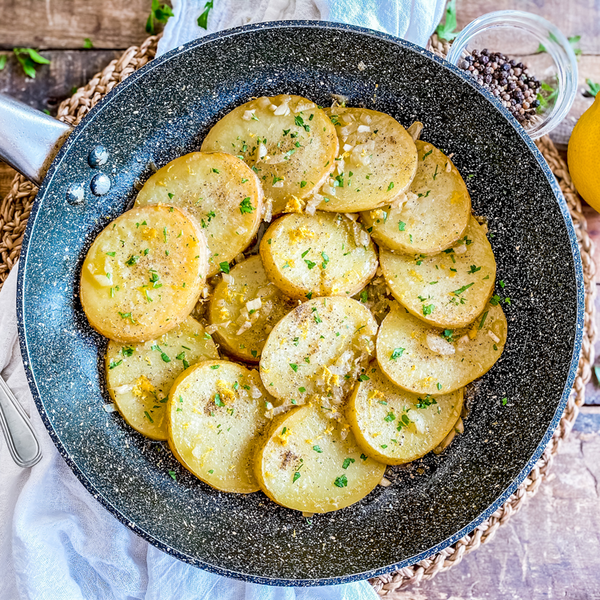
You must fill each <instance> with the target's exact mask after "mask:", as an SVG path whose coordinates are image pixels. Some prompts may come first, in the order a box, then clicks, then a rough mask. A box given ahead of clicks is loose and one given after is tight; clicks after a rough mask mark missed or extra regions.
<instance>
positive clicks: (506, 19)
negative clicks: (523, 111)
mask: <svg viewBox="0 0 600 600" xmlns="http://www.w3.org/2000/svg"><path fill="white" fill-rule="evenodd" d="M484 48H487V49H488V50H489V51H490V52H502V53H503V54H505V55H507V56H508V58H509V59H514V60H516V61H517V62H522V63H523V64H524V65H525V66H526V67H527V70H528V72H529V74H530V75H533V76H535V77H536V78H537V79H538V80H539V81H540V83H541V84H542V88H541V90H540V91H539V93H538V95H537V100H538V102H539V106H537V107H536V116H535V117H534V118H533V119H531V120H530V121H527V122H524V123H523V127H524V128H525V130H526V131H527V133H528V134H529V135H530V136H531V137H532V138H533V139H536V138H539V137H541V136H543V135H546V134H547V133H550V131H552V130H553V129H554V128H555V127H556V126H557V125H558V124H559V123H560V122H561V121H562V120H563V119H564V118H565V117H566V116H567V114H568V112H569V110H570V109H571V105H572V104H573V101H574V100H575V96H576V94H577V59H576V57H575V53H574V52H573V48H572V47H571V44H570V43H569V41H568V40H567V38H566V37H565V36H564V34H563V33H562V32H561V31H560V29H558V28H557V27H556V26H555V25H553V24H552V23H550V22H549V21H547V20H546V19H544V18H543V17H540V16H538V15H534V14H533V13H528V12H522V11H517V10H500V11H497V12H492V13H488V14H485V15H482V16H481V17H479V18H477V19H475V20H474V21H472V22H471V23H469V25H467V27H465V28H464V29H463V30H462V31H461V32H460V34H459V35H458V36H457V37H456V39H455V40H454V43H453V44H452V46H451V47H450V52H449V53H448V56H447V60H448V61H449V62H451V63H452V64H454V65H456V66H460V65H461V63H462V64H463V65H464V63H463V62H462V61H463V60H464V57H465V56H466V55H467V54H468V53H470V52H472V51H473V50H477V51H479V52H480V51H481V50H483V49H484ZM500 101H501V100H500Z"/></svg>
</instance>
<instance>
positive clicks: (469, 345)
mask: <svg viewBox="0 0 600 600" xmlns="http://www.w3.org/2000/svg"><path fill="white" fill-rule="evenodd" d="M505 343H506V318H505V316H504V312H503V311H502V308H500V306H499V305H497V304H496V305H495V306H493V305H491V304H488V305H487V306H486V307H485V310H484V312H483V314H482V315H481V317H480V318H479V319H477V320H476V321H475V322H474V323H473V324H472V325H471V326H470V327H468V328H461V329H455V330H450V329H445V330H440V329H437V328H435V327H432V326H431V325H428V324H427V323H424V322H423V321H421V319H417V318H416V317H413V316H412V315H411V314H409V313H408V312H407V311H406V309H404V308H402V307H400V306H398V307H397V308H395V309H394V310H392V312H390V314H389V315H388V316H387V317H386V318H385V319H384V320H383V323H382V324H381V327H380V329H379V334H378V335H377V362H378V363H379V366H380V367H381V370H382V371H383V372H384V373H385V374H386V375H387V377H388V378H389V379H390V380H391V381H393V382H394V383H395V384H396V385H399V386H400V387H401V388H403V389H405V390H408V391H409V392H414V393H415V394H432V395H434V394H447V393H450V392H453V391H454V390H457V389H458V388H462V387H464V386H465V385H467V383H470V382H471V381H473V380H474V379H477V378H478V377H481V376H482V375H483V374H484V373H487V371H489V370H490V369H491V368H492V366H493V365H494V363H495V362H496V361H497V360H498V359H499V358H500V355H501V354H502V350H503V349H504V344H505Z"/></svg>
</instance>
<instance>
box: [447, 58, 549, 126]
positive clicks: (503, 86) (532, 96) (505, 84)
mask: <svg viewBox="0 0 600 600" xmlns="http://www.w3.org/2000/svg"><path fill="white" fill-rule="evenodd" d="M458 66H459V68H461V69H463V70H465V71H467V72H468V73H470V74H471V76H472V77H474V78H475V79H476V80H477V83H479V84H480V85H482V86H483V87H485V88H487V89H488V90H490V92H492V94H494V96H496V97H497V98H499V99H500V101H501V102H502V104H503V105H504V106H505V107H506V108H507V109H508V110H509V111H510V112H511V113H512V114H513V115H514V116H515V117H516V119H517V120H518V121H520V122H521V123H523V124H524V123H526V122H528V121H530V120H531V119H533V118H534V117H535V116H536V108H537V107H538V106H539V105H540V102H539V100H538V94H539V92H540V88H541V83H540V82H539V81H538V79H536V77H534V76H533V75H531V74H530V73H529V70H528V69H527V66H526V65H524V64H523V63H522V62H517V61H516V60H511V59H510V58H509V57H508V56H506V55H504V54H502V53H501V52H490V51H489V50H488V49H487V48H484V49H483V50H481V51H478V50H472V51H471V52H470V53H469V54H467V55H466V56H465V57H464V58H463V59H462V60H461V61H460V62H459V63H458Z"/></svg>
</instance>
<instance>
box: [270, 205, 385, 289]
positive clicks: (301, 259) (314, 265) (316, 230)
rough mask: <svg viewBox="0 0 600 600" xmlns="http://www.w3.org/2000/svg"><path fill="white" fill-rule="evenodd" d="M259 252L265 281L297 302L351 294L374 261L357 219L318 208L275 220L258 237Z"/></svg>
mask: <svg viewBox="0 0 600 600" xmlns="http://www.w3.org/2000/svg"><path fill="white" fill-rule="evenodd" d="M260 255H261V257H262V259H263V263H264V265H265V270H266V272H267V274H268V275H269V278H270V279H271V281H273V283H275V285H277V287H279V288H281V290H283V292H284V293H286V294H287V295H288V296H291V297H292V298H302V299H303V300H304V299H306V298H310V297H311V295H314V296H351V295H352V294H356V293H357V292H359V291H360V290H361V289H362V288H363V287H365V285H366V284H367V283H368V281H369V280H370V279H371V278H372V277H373V275H375V271H377V264H378V262H377V253H376V252H375V247H374V246H373V242H372V241H371V238H370V236H369V234H368V233H367V232H366V231H364V230H363V229H362V227H361V226H360V225H359V224H358V223H356V222H355V221H352V220H351V219H348V218H347V217H344V216H343V215H340V214H333V213H325V212H321V211H318V212H317V213H316V214H315V215H312V216H311V215H306V214H292V215H286V216H284V217H281V218H280V219H278V220H277V221H275V222H274V223H273V224H272V225H271V226H270V227H269V229H267V231H266V233H265V235H264V236H263V238H262V241H261V244H260Z"/></svg>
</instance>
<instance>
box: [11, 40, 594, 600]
mask: <svg viewBox="0 0 600 600" xmlns="http://www.w3.org/2000/svg"><path fill="white" fill-rule="evenodd" d="M157 42H158V37H156V36H154V37H150V38H148V39H147V40H146V41H145V42H144V43H143V44H142V45H141V46H140V47H139V48H138V47H136V46H134V47H132V48H129V50H127V51H126V52H125V53H124V54H123V56H121V58H120V59H118V60H113V61H112V62H111V63H110V64H109V65H108V66H107V67H106V68H105V69H104V70H103V71H102V72H101V73H98V74H97V75H96V76H95V77H94V78H93V79H92V80H91V81H90V82H89V83H88V84H87V85H86V86H85V87H83V88H80V89H78V90H77V92H76V93H75V94H74V95H73V96H71V97H70V98H68V99H67V100H65V101H64V102H62V104H61V105H60V106H59V109H58V118H59V119H60V120H61V121H65V122H67V123H70V124H71V125H77V123H79V121H81V119H82V118H83V117H84V116H85V115H86V113H87V112H88V111H89V110H90V109H91V108H92V107H93V106H94V105H95V104H96V103H97V102H98V101H99V100H100V98H102V96H103V95H104V94H106V93H107V92H108V91H110V90H111V89H112V88H113V87H114V86H115V85H116V84H118V83H119V82H120V81H122V80H123V79H125V78H126V77H127V76H128V75H130V74H131V73H133V71H135V70H136V69H139V68H140V67H141V66H143V65H145V64H146V63H147V62H148V61H149V60H151V59H152V58H153V57H154V55H155V53H156V44H157ZM431 47H432V50H434V51H435V52H436V53H438V54H442V55H444V54H445V53H446V52H447V46H446V45H445V44H443V43H441V42H439V40H437V39H436V38H435V37H434V38H433V39H432V45H431ZM537 145H538V148H539V149H540V151H541V152H542V154H543V155H544V157H545V158H546V160H547V161H548V164H549V165H550V168H551V169H552V172H553V173H554V175H555V176H556V179H557V180H558V183H559V184H560V187H561V189H562V192H563V194H564V196H565V199H566V201H567V205H568V207H569V211H570V213H571V216H572V218H573V223H574V224H575V230H576V232H577V241H578V243H579V248H580V251H581V260H582V262H583V274H584V280H585V289H586V298H585V322H584V333H583V345H582V350H581V358H580V361H579V368H578V371H577V377H576V379H575V384H574V386H573V391H572V393H571V396H570V397H569V401H568V404H567V408H566V409H565V413H564V415H563V417H562V419H561V421H560V425H559V427H558V428H557V430H556V431H555V433H554V436H553V437H552V439H551V441H550V443H549V444H548V447H547V448H546V450H545V451H544V454H543V455H542V457H541V458H540V459H539V460H538V462H537V464H536V465H535V467H534V469H533V470H532V471H531V473H530V474H529V476H528V477H527V478H526V479H525V481H524V482H523V483H522V484H521V485H520V486H519V488H518V489H517V491H516V492H515V493H514V494H513V495H512V496H511V497H510V498H509V499H508V500H507V501H506V503H505V504H504V505H503V506H502V507H501V508H499V509H498V510H497V511H496V512H495V513H494V514H493V515H492V516H491V517H490V518H489V519H488V520H487V521H485V522H483V523H482V524H481V525H479V526H478V527H477V528H476V529H475V530H474V531H473V532H472V533H470V534H469V535H466V536H465V537H463V538H462V539H460V540H458V541H457V542H456V543H455V544H454V545H453V546H450V547H449V548H446V549H445V550H442V551H441V552H439V553H438V554H436V555H435V556H432V557H431V558H429V559H427V560H422V561H420V562H419V563H417V564H415V565H412V566H410V567H406V568H404V569H401V570H400V571H397V572H395V573H390V574H389V575H382V576H381V577H377V578H375V579H372V580H371V584H372V585H373V587H374V589H375V590H376V591H377V593H378V594H379V595H380V596H385V597H386V598H387V599H388V600H393V599H394V596H395V595H396V594H395V593H394V592H396V591H399V590H401V589H403V588H406V587H407V586H410V585H413V584H418V583H419V582H420V581H423V580H427V579H431V578H432V577H434V576H435V575H436V574H437V573H440V572H441V571H446V570H447V569H449V568H450V567H453V566H454V565H457V564H458V563H459V562H460V561H461V560H462V558H463V556H464V555H465V554H467V553H469V552H471V551H472V550H475V549H477V548H478V547H479V545H480V544H483V543H485V542H487V541H488V540H490V539H491V538H492V537H493V535H494V533H495V532H496V530H497V529H498V527H500V526H501V525H504V524H506V523H507V522H508V520H509V519H510V517H511V516H512V515H513V514H515V513H516V512H517V511H518V510H519V509H520V508H521V506H522V505H523V504H524V503H525V501H526V500H528V499H529V498H531V497H532V496H534V495H535V493H536V492H537V491H538V489H539V487H540V485H541V483H542V482H543V481H544V479H545V478H546V477H547V475H548V472H549V470H550V467H551V465H552V461H553V458H554V455H555V454H556V452H557V451H558V448H559V446H560V442H561V440H563V439H565V438H566V437H567V436H568V434H569V432H570V431H571V427H572V426H573V423H574V422H575V419H576V418H577V413H578V412H579V407H580V406H581V405H582V404H583V402H584V400H585V384H586V383H587V382H588V381H589V379H590V377H591V373H592V365H593V363H594V340H595V337H596V323H595V308H594V299H595V296H596V283H595V280H594V275H595V271H596V268H595V265H594V261H593V258H592V256H593V242H592V241H591V240H590V237H589V235H588V232H587V222H586V219H585V216H584V215H583V212H582V211H581V202H580V199H579V196H578V195H577V192H576V191H575V187H574V186H573V182H572V181H571V178H570V176H569V172H568V170H567V166H566V164H565V162H564V161H563V160H562V158H561V157H560V155H559V153H558V151H557V150H556V147H555V146H554V144H553V143H552V141H551V140H550V138H548V137H544V138H542V139H541V140H539V141H538V143H537ZM36 192H37V188H36V187H35V186H33V185H32V184H31V183H30V182H28V181H27V180H26V179H25V178H24V177H22V176H21V175H17V176H16V177H15V178H14V180H13V184H12V189H11V191H10V192H9V194H8V195H7V196H6V198H4V200H3V201H1V202H0V232H1V238H0V287H1V286H2V283H3V282H4V280H5V279H6V277H7V276H8V273H9V271H10V269H11V268H12V267H13V265H14V264H15V262H16V260H17V258H18V256H19V251H20V249H21V241H22V239H23V232H24V230H25V225H26V224H27V218H28V217H29V213H30V211H31V206H32V204H33V200H34V198H35V194H36Z"/></svg>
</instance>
